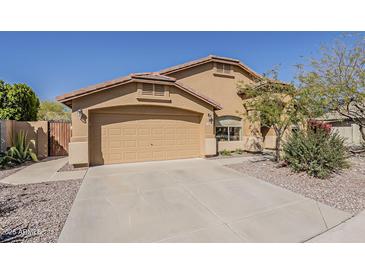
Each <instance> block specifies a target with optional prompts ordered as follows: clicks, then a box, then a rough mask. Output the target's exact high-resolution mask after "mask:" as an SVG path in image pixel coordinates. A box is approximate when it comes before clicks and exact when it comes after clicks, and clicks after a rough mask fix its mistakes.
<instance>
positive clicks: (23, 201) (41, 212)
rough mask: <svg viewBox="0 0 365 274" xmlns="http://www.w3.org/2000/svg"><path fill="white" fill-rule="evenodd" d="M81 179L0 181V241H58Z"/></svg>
mask: <svg viewBox="0 0 365 274" xmlns="http://www.w3.org/2000/svg"><path fill="white" fill-rule="evenodd" d="M81 182H82V180H81V179H80V180H65V181H55V182H45V183H37V184H29V185H16V186H14V185H9V184H1V183H0V243H1V242H31V243H52V242H57V240H58V237H59V235H60V233H61V230H62V228H63V226H64V223H65V221H66V219H67V216H68V214H69V211H70V209H71V206H72V203H73V201H74V200H75V197H76V194H77V192H78V190H79V187H80V185H81Z"/></svg>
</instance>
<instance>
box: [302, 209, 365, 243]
mask: <svg viewBox="0 0 365 274" xmlns="http://www.w3.org/2000/svg"><path fill="white" fill-rule="evenodd" d="M308 242H309V243H365V211H363V212H361V213H359V214H358V215H356V216H355V217H353V218H351V219H349V220H347V221H346V222H344V223H342V224H340V225H338V226H336V227H334V228H333V229H330V230H328V231H327V232H325V233H323V234H321V235H319V236H317V237H315V238H313V239H311V240H310V241H308Z"/></svg>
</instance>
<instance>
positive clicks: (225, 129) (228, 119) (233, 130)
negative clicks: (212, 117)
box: [215, 116, 242, 141]
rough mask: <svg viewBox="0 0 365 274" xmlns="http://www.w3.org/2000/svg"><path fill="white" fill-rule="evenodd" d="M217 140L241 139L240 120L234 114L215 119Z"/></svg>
mask: <svg viewBox="0 0 365 274" xmlns="http://www.w3.org/2000/svg"><path fill="white" fill-rule="evenodd" d="M215 132H216V138H217V141H241V140H242V121H241V118H239V117H235V116H223V117H218V118H217V119H216V128H215Z"/></svg>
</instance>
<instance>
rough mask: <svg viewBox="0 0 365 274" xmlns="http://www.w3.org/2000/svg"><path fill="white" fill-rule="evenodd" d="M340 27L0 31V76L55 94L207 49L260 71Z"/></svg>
mask: <svg viewBox="0 0 365 274" xmlns="http://www.w3.org/2000/svg"><path fill="white" fill-rule="evenodd" d="M340 35H341V33H339V32H0V79H2V80H5V81H6V82H10V83H14V82H22V83H26V84H28V85H29V86H31V87H32V88H33V90H34V91H35V92H36V93H37V94H38V96H39V97H40V98H41V99H42V100H44V99H51V100H53V99H54V98H55V96H57V95H61V94H62V93H65V92H69V91H72V90H75V89H78V88H81V87H84V86H87V85H91V84H95V83H99V82H102V81H105V80H110V79H113V78H116V77H120V76H123V75H127V74H129V73H132V72H147V71H158V70H160V69H163V68H165V67H169V66H172V65H177V64H180V63H183V62H186V61H190V60H194V59H197V58H201V57H204V56H207V55H209V54H214V55H221V56H227V57H233V58H237V59H240V60H241V61H242V62H243V63H245V64H246V65H248V66H249V67H251V68H252V69H254V70H255V71H257V72H259V73H263V72H266V71H268V70H270V69H272V68H273V67H274V66H275V65H278V64H280V65H281V71H280V75H279V78H280V79H281V80H283V81H291V80H292V79H293V76H294V73H295V69H294V67H293V66H294V65H295V64H298V63H303V62H304V59H303V56H304V57H310V56H313V55H316V54H317V53H318V49H319V47H320V46H321V45H322V44H326V43H332V42H333V41H334V39H336V38H338V37H339V36H340Z"/></svg>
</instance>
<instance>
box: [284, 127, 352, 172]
mask: <svg viewBox="0 0 365 274" xmlns="http://www.w3.org/2000/svg"><path fill="white" fill-rule="evenodd" d="M283 152H284V157H283V159H284V160H285V161H286V163H287V164H288V165H289V167H290V168H291V169H292V170H293V171H295V172H301V171H304V172H306V173H307V174H309V175H311V176H314V177H318V178H326V177H328V176H329V175H330V174H331V173H333V172H338V171H340V170H342V169H344V168H347V167H349V164H348V162H347V160H346V152H347V151H346V147H345V146H344V140H343V138H341V137H340V136H339V135H338V133H336V132H333V133H331V132H329V131H328V130H324V129H321V128H316V129H313V128H312V127H309V128H308V129H307V130H300V131H298V132H293V133H292V134H291V136H289V138H288V139H287V141H286V142H285V143H284V145H283Z"/></svg>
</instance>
